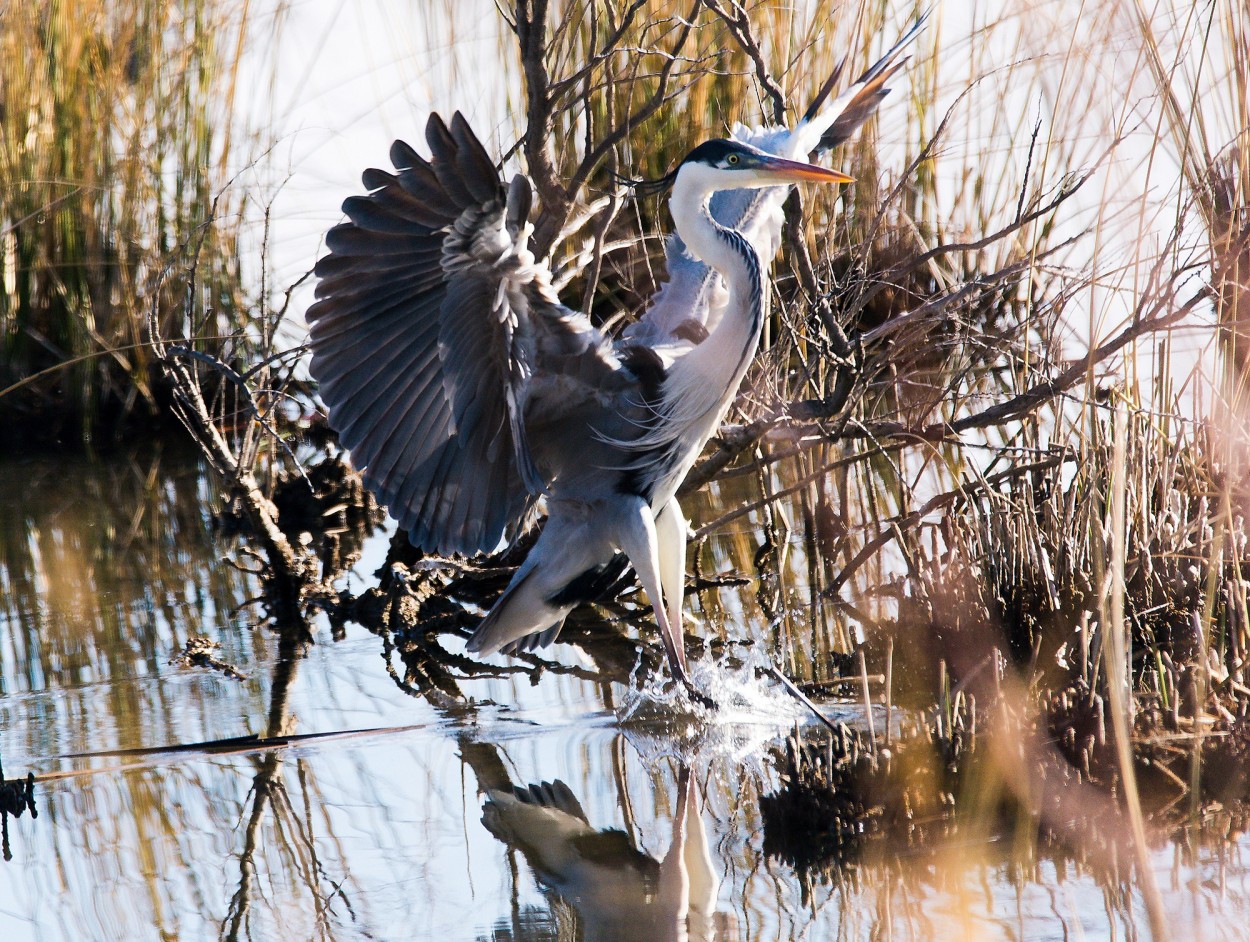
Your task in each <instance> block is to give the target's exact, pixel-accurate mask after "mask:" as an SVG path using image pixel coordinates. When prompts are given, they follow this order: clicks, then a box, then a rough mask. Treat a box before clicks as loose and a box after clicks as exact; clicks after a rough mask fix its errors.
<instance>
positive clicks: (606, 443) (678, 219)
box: [306, 17, 923, 703]
mask: <svg viewBox="0 0 1250 942" xmlns="http://www.w3.org/2000/svg"><path fill="white" fill-rule="evenodd" d="M922 23H923V17H922V18H921V19H919V20H917V21H916V23H915V25H913V26H912V27H911V29H910V30H909V31H908V32H907V33H906V34H905V35H904V36H903V37H902V38H901V39H900V40H899V41H898V42H897V43H896V44H895V45H894V47H893V48H891V49H890V50H889V51H888V52H887V53H886V54H885V55H884V56H882V58H881V59H879V60H878V61H877V62H876V63H875V64H874V65H872V66H871V67H870V68H869V69H868V70H867V71H866V72H865V73H864V74H863V75H861V76H860V77H859V78H858V79H857V80H856V81H855V82H854V83H852V84H851V85H850V86H849V87H848V88H847V90H846V91H844V92H843V93H842V94H841V95H839V96H837V97H836V98H834V99H832V100H830V95H831V93H832V88H833V85H834V84H835V82H836V80H837V78H838V75H839V73H840V68H839V70H838V71H837V72H835V73H834V75H833V76H831V77H830V80H829V81H828V82H826V83H825V85H824V87H823V88H822V89H821V91H820V93H819V94H818V95H817V96H816V100H815V101H814V102H813V104H812V106H811V107H810V108H809V109H808V110H807V111H806V112H805V113H804V115H803V116H802V118H801V119H800V120H798V121H797V122H795V123H794V125H793V127H787V126H776V127H762V128H747V127H742V126H738V127H735V128H734V129H733V131H732V133H731V136H730V137H728V138H720V139H713V140H708V141H705V142H703V143H701V144H699V145H698V146H697V147H695V148H694V149H693V150H691V151H690V152H689V153H688V154H687V155H686V157H685V158H684V159H683V160H682V161H681V162H680V163H679V164H678V165H677V166H676V167H675V168H674V169H673V170H672V171H671V172H670V173H668V174H666V175H665V176H663V177H662V178H660V179H659V180H654V181H646V182H643V183H640V184H638V187H637V188H638V189H639V190H641V191H643V192H659V191H663V190H667V191H668V192H669V194H670V195H669V200H668V206H669V211H670V214H671V216H672V220H673V225H674V228H675V230H676V232H675V234H674V235H673V236H671V237H670V238H669V240H668V243H667V245H666V262H667V280H666V282H665V283H664V284H663V285H662V286H661V287H660V289H659V290H658V292H656V293H655V295H654V296H653V297H652V300H651V302H650V303H649V305H648V307H647V309H646V311H645V312H644V313H643V314H642V315H641V317H639V318H638V319H637V320H636V321H635V322H633V323H632V324H631V325H630V326H629V327H628V328H626V329H624V330H623V331H621V332H620V333H619V335H617V336H615V337H613V336H609V335H608V334H606V333H605V332H604V331H602V330H600V329H599V328H597V327H596V326H595V325H594V324H593V323H592V322H591V319H590V318H589V317H588V316H587V315H586V314H585V313H582V312H579V311H576V310H573V309H572V308H570V307H568V306H566V305H564V304H563V303H562V302H561V301H560V299H559V297H558V296H557V293H556V291H555V289H554V287H553V280H552V274H551V271H550V268H549V266H548V264H547V261H546V260H544V259H539V258H536V257H535V256H534V253H533V252H532V251H531V250H530V247H529V240H530V235H531V233H532V231H533V224H532V222H531V219H530V216H531V210H532V208H533V206H532V204H533V195H532V194H533V190H532V187H531V184H530V182H529V180H528V179H527V178H526V177H525V175H524V174H521V173H518V174H516V175H514V176H513V177H512V178H511V180H510V181H509V182H508V183H506V184H505V182H504V181H503V179H502V177H501V173H500V170H499V169H498V167H497V165H496V162H495V161H494V160H493V159H492V158H491V156H490V155H489V153H488V152H487V150H486V148H485V147H484V146H483V144H482V143H481V141H480V140H479V139H478V137H477V136H476V135H475V134H474V133H473V131H472V129H471V128H470V126H469V124H468V122H467V121H466V119H465V118H464V117H463V115H462V114H460V113H459V112H456V113H455V114H454V115H453V116H452V118H451V120H450V122H445V121H444V120H443V119H442V118H441V117H439V116H438V115H437V114H434V115H431V116H430V118H429V120H428V123H427V125H426V131H425V138H426V142H427V144H428V147H429V153H430V156H429V157H423V156H422V155H420V154H419V153H418V152H417V151H416V150H415V149H414V148H412V147H410V146H409V145H407V144H405V143H403V142H402V141H396V142H395V143H394V145H393V146H392V148H391V152H390V158H391V162H392V164H393V165H394V168H395V169H394V172H390V171H384V170H379V169H369V170H366V171H365V172H364V175H363V183H364V187H365V189H366V190H367V191H368V192H367V194H366V195H357V196H351V197H349V198H348V199H347V200H346V201H345V202H344V203H343V211H344V213H345V215H346V216H347V221H346V222H344V223H341V224H339V225H337V226H335V227H334V228H333V229H331V230H330V231H329V233H328V234H327V236H326V246H327V248H328V250H329V251H328V254H326V255H325V256H324V257H323V258H321V259H320V260H319V261H318V263H317V265H316V267H315V269H314V271H315V274H316V275H317V277H318V279H319V281H318V284H317V288H316V296H317V300H316V301H315V303H314V304H313V305H312V306H310V307H309V309H308V311H307V315H306V316H307V320H308V322H309V325H310V330H311V337H310V345H311V349H312V361H311V366H310V370H311V373H312V376H313V378H314V379H315V380H317V381H318V383H319V385H320V395H321V397H322V400H323V402H324V403H325V405H326V407H327V409H328V421H329V424H330V425H331V427H332V428H334V429H335V430H336V431H337V432H338V435H339V440H340V442H341V443H342V444H343V445H344V446H345V447H346V448H347V449H348V450H349V452H350V454H351V458H352V461H353V463H354V464H355V465H356V467H357V468H358V469H359V470H360V471H361V474H362V477H363V480H364V482H365V484H366V485H367V486H368V487H369V488H370V489H371V490H372V491H373V493H374V494H375V495H376V496H377V497H378V499H379V501H380V502H381V503H383V504H385V505H386V506H387V507H388V509H389V510H390V513H391V514H392V516H394V517H395V518H396V520H397V521H398V522H399V525H400V526H401V527H402V528H403V529H404V530H406V531H407V534H408V538H409V540H410V541H411V542H412V544H413V545H414V546H415V547H417V548H418V549H421V550H424V551H427V552H433V553H440V554H464V555H473V554H479V553H486V552H490V551H493V550H496V549H498V548H499V547H500V546H502V545H504V542H505V541H506V540H510V539H513V538H515V537H516V536H517V535H518V534H519V533H520V532H522V531H523V530H525V529H526V528H527V527H528V526H530V525H531V523H532V521H533V520H534V517H535V513H536V510H537V509H538V508H539V506H540V504H541V505H543V506H545V510H546V522H545V524H544V525H543V527H542V530H541V532H540V534H539V536H538V538H537V541H536V542H535V543H534V545H533V546H532V548H531V549H530V551H529V553H528V555H527V556H526V558H525V560H524V562H523V563H522V564H521V565H520V566H519V567H518V568H517V570H516V572H515V574H514V575H513V577H512V579H511V581H510V582H509V583H508V585H507V587H506V588H505V589H504V591H503V593H502V595H500V597H499V598H498V600H497V601H496V602H495V603H494V605H493V606H492V607H491V608H490V610H489V611H488V612H487V613H486V615H485V617H484V618H483V620H482V622H481V624H480V626H479V627H478V628H477V629H476V631H475V632H474V633H473V634H472V636H471V637H470V639H469V641H468V650H469V651H470V652H473V653H476V654H478V655H480V656H487V655H490V654H494V653H496V652H503V653H505V654H512V653H517V652H521V651H529V650H533V649H535V648H538V647H541V646H545V645H548V644H550V643H552V642H553V641H554V640H555V639H556V637H557V635H558V634H559V632H560V629H561V627H562V626H563V624H564V621H565V618H566V616H567V615H568V614H569V613H570V612H571V611H572V610H573V609H574V608H575V607H576V606H578V605H580V604H583V603H586V602H590V601H594V600H596V599H597V598H598V597H599V596H600V595H601V594H602V593H603V592H604V591H605V590H606V588H607V587H609V586H610V585H611V584H613V583H614V582H615V581H616V580H617V579H619V578H620V577H621V575H622V574H623V572H624V570H625V568H626V566H627V565H632V567H633V569H634V571H635V572H636V573H637V576H638V580H639V582H640V583H641V585H642V588H643V590H644V591H645V592H646V594H647V597H648V600H649V602H650V604H651V608H652V609H653V611H654V617H655V621H656V625H657V627H658V629H659V635H660V639H661V641H662V643H663V647H664V651H665V654H666V656H667V662H668V665H669V668H670V671H671V673H672V675H673V677H674V679H675V680H676V681H677V682H679V683H680V684H681V685H683V686H684V687H685V689H686V690H688V691H689V692H690V693H691V695H692V696H694V697H695V699H697V700H699V701H700V702H703V703H710V700H709V699H708V698H707V697H706V696H704V695H702V694H701V693H700V692H699V691H697V690H696V689H695V688H694V686H693V685H692V683H691V681H690V678H689V671H688V667H687V660H686V648H685V640H684V633H683V626H682V607H683V595H684V581H685V556H686V541H687V535H688V529H689V528H688V524H687V521H686V518H685V515H684V513H683V512H682V508H681V506H680V505H679V503H678V501H677V497H676V494H677V491H678V488H679V487H680V485H681V483H682V481H683V479H684V478H685V477H686V474H687V473H688V472H689V471H690V469H691V468H692V467H693V465H694V463H695V461H696V460H697V459H698V457H699V454H700V453H701V451H702V450H703V447H704V445H705V444H706V443H707V442H708V440H709V439H710V438H711V437H712V436H713V435H714V434H715V432H716V431H717V429H718V427H719V425H720V423H721V421H722V419H723V418H724V417H725V415H726V413H727V412H728V410H729V408H730V406H731V404H732V403H733V400H734V397H735V396H736V394H737V391H738V387H739V385H740V384H741V382H742V379H743V376H744V375H745V373H746V371H747V369H748V367H749V366H750V364H751V362H752V360H753V358H754V355H755V353H756V350H757V348H758V346H759V343H760V337H761V333H762V329H763V326H764V323H765V320H766V318H767V315H768V304H769V294H770V290H769V266H770V264H771V261H772V259H773V257H774V256H775V255H776V254H777V251H778V249H779V247H780V243H781V226H782V221H783V215H782V204H783V203H784V201H785V199H786V197H787V196H788V194H789V192H790V190H791V188H792V187H793V186H794V185H795V184H797V183H801V182H812V183H821V184H837V183H845V182H848V181H850V180H851V177H849V176H848V175H846V174H844V173H842V172H840V171H838V170H833V169H829V168H827V167H824V166H821V165H819V164H817V163H813V162H811V161H812V160H813V159H818V158H819V157H820V156H821V155H823V154H825V153H827V152H828V151H829V150H830V149H831V148H833V147H834V146H836V145H838V144H840V143H842V142H844V141H845V140H847V139H848V138H849V137H850V136H851V135H852V134H853V133H854V132H855V131H856V130H857V129H858V128H859V127H860V125H862V124H863V122H864V121H865V120H866V119H867V118H868V116H869V115H871V114H872V113H873V112H874V111H875V110H876V108H877V106H878V104H879V103H880V101H881V99H882V98H883V97H884V96H885V95H886V93H887V92H888V91H889V89H888V88H886V87H885V82H886V81H887V80H888V79H889V78H890V76H892V75H893V74H894V73H895V72H896V71H897V70H898V69H899V68H901V66H902V65H903V63H904V62H905V61H906V60H905V59H903V60H900V59H899V58H898V57H899V53H900V51H901V50H902V49H903V48H904V47H905V46H906V45H907V43H908V42H909V41H910V40H911V39H912V37H913V36H914V35H915V34H916V32H917V31H918V30H919V28H920V26H921V24H922Z"/></svg>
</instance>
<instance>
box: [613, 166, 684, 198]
mask: <svg viewBox="0 0 1250 942" xmlns="http://www.w3.org/2000/svg"><path fill="white" fill-rule="evenodd" d="M680 169H681V165H680V164H678V165H677V166H676V167H675V168H674V169H672V170H670V171H669V172H668V173H666V174H664V176H662V177H657V178H656V179H654V180H635V179H632V178H631V177H623V176H621V175H620V174H619V173H612V179H613V180H615V181H616V182H617V183H619V184H621V185H622V186H627V187H629V188H630V189H631V190H632V191H633V193H634V196H655V195H657V194H659V193H663V192H664V191H665V190H667V189H668V188H669V187H671V186H672V185H673V181H674V180H676V179H677V171H678V170H680Z"/></svg>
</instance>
